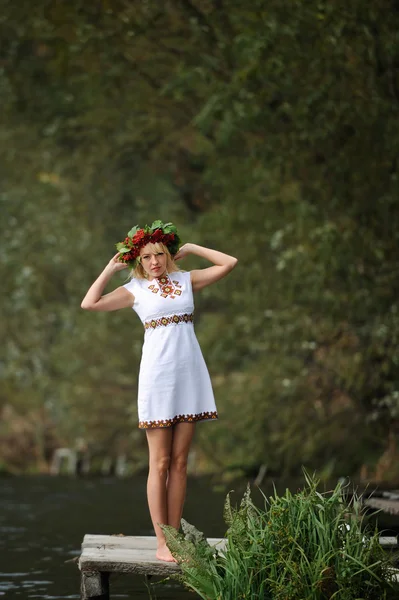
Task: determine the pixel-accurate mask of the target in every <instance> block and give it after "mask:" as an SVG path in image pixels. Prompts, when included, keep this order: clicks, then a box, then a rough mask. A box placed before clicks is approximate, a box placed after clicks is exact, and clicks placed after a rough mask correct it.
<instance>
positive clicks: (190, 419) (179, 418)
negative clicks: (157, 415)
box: [139, 411, 218, 429]
mask: <svg viewBox="0 0 399 600" xmlns="http://www.w3.org/2000/svg"><path fill="white" fill-rule="evenodd" d="M217 418H218V414H217V412H216V411H214V412H202V413H198V414H196V415H176V417H173V419H165V420H163V421H140V423H139V429H156V428H162V427H172V426H173V425H176V423H196V422H197V421H210V420H211V421H213V420H215V419H217Z"/></svg>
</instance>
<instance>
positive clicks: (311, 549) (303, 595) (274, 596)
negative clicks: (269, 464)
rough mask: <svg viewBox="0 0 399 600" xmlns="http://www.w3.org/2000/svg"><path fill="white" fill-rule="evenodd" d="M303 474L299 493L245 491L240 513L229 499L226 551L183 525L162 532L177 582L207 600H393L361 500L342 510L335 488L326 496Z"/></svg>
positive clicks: (396, 590)
mask: <svg viewBox="0 0 399 600" xmlns="http://www.w3.org/2000/svg"><path fill="white" fill-rule="evenodd" d="M317 488H318V481H317V480H316V479H315V478H314V477H310V476H309V475H307V474H306V473H305V486H304V489H303V490H302V491H299V492H298V493H296V494H291V493H290V492H289V491H288V490H287V491H286V492H285V494H284V495H283V496H279V495H278V494H277V493H276V491H274V495H273V496H272V497H270V498H269V499H266V498H265V506H264V509H263V510H260V509H258V508H256V507H255V506H254V504H253V502H252V499H251V495H250V491H249V488H248V489H247V491H246V493H245V494H244V497H243V499H242V501H241V504H240V506H239V508H238V509H237V508H234V507H232V505H231V502H230V497H229V496H227V499H226V503H225V508H224V518H225V521H226V524H227V525H228V530H227V535H226V538H227V540H226V545H225V547H224V549H218V550H216V549H215V548H212V547H210V546H209V544H208V543H207V541H206V539H205V538H204V536H203V534H201V533H200V532H198V531H197V530H196V529H195V528H194V527H192V526H190V525H188V524H186V523H183V525H184V533H185V535H184V534H181V533H179V532H177V531H176V530H175V529H173V528H171V527H164V528H163V529H164V531H165V535H166V539H167V543H168V546H169V548H170V550H171V552H172V554H173V556H175V558H176V559H177V560H178V562H179V563H180V565H181V575H179V579H180V581H182V583H183V584H184V585H185V586H186V587H187V588H189V589H191V590H193V591H195V592H196V593H197V594H198V595H199V596H200V597H201V598H203V599H204V600H241V599H245V600H248V599H249V600H258V599H259V600H383V599H386V600H388V599H389V600H391V599H394V598H398V597H399V586H398V584H397V583H396V582H395V580H394V573H393V568H392V565H391V562H390V560H389V557H388V556H387V555H386V554H385V552H384V550H383V549H382V548H381V546H380V544H379V536H378V532H377V531H371V530H370V529H369V528H368V527H367V526H366V524H365V522H364V518H363V517H364V515H363V512H362V509H361V505H360V502H359V499H358V498H357V497H356V496H354V497H353V498H352V500H351V501H349V502H346V501H345V500H344V497H343V493H342V492H343V488H342V485H341V484H338V485H337V486H336V488H335V489H334V490H332V491H330V492H328V493H320V492H319V491H318V489H317Z"/></svg>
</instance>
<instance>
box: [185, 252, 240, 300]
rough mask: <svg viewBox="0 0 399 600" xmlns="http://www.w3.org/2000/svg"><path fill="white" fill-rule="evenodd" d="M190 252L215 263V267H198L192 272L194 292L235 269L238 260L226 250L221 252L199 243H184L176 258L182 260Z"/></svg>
mask: <svg viewBox="0 0 399 600" xmlns="http://www.w3.org/2000/svg"><path fill="white" fill-rule="evenodd" d="M188 254H195V255H196V256H200V257H201V258H205V259H206V260H209V262H212V263H214V266H213V267H208V268H205V269H196V270H194V271H191V272H190V276H191V284H192V286H193V291H194V292H197V291H198V290H201V289H202V288H204V287H206V286H207V285H211V284H212V283H215V281H219V279H222V278H223V277H225V276H226V275H227V274H228V273H230V271H232V270H233V269H234V267H235V266H236V264H237V262H238V261H237V259H236V258H234V256H229V254H224V252H219V250H211V249H210V248H205V247H204V246H198V244H184V246H182V247H181V248H180V250H179V252H178V253H177V254H176V256H175V260H180V259H181V258H184V257H185V256H187V255H188Z"/></svg>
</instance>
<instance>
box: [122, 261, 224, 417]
mask: <svg viewBox="0 0 399 600" xmlns="http://www.w3.org/2000/svg"><path fill="white" fill-rule="evenodd" d="M124 287H125V288H126V289H127V290H129V292H131V293H132V294H133V295H134V297H135V301H134V305H133V310H135V311H136V313H137V314H138V316H139V317H140V319H141V321H142V323H143V325H144V344H143V352H142V357H141V364H140V374H139V389H138V413H139V427H140V428H141V429H149V428H155V427H171V426H172V425H175V424H176V423H182V422H194V421H203V420H209V419H217V411H216V406H215V400H214V396H213V391H212V385H211V380H210V377H209V373H208V369H207V367H206V364H205V361H204V358H203V356H202V352H201V348H200V346H199V343H198V340H197V338H196V335H195V331H194V325H193V313H194V298H193V291H192V286H191V280H190V273H189V272H182V271H177V272H174V273H171V274H170V275H164V276H162V277H158V278H156V279H153V280H152V281H151V282H149V281H148V280H146V279H132V280H131V281H130V282H129V283H127V284H126V285H124Z"/></svg>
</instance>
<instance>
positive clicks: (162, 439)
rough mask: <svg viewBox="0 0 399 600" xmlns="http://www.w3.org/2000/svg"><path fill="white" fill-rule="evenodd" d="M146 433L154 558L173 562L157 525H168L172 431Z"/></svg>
mask: <svg viewBox="0 0 399 600" xmlns="http://www.w3.org/2000/svg"><path fill="white" fill-rule="evenodd" d="M146 433H147V441H148V448H149V453H150V461H149V462H150V468H149V473H148V481H147V497H148V506H149V509H150V515H151V520H152V524H153V526H154V529H155V535H156V536H157V542H158V543H157V553H156V557H157V558H158V559H159V560H165V561H167V562H173V561H174V558H173V556H172V555H171V553H170V550H169V548H168V547H167V546H166V542H165V536H164V534H163V533H162V529H161V528H160V527H159V525H158V523H160V524H161V525H167V524H168V523H169V521H168V506H167V494H166V481H167V476H168V470H169V465H170V458H171V452H172V437H173V431H172V428H171V427H166V428H165V429H147V430H146Z"/></svg>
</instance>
